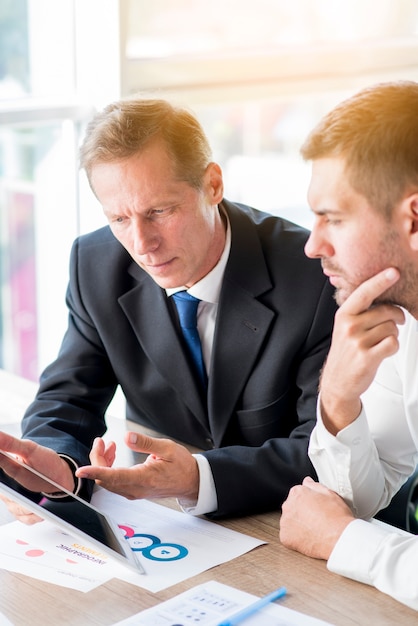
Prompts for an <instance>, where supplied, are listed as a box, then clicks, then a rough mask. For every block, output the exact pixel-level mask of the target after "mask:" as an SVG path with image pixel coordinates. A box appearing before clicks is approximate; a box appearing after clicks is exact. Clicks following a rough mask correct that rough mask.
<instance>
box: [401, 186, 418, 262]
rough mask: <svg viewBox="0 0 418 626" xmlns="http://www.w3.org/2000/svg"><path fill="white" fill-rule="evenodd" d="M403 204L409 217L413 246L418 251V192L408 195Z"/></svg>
mask: <svg viewBox="0 0 418 626" xmlns="http://www.w3.org/2000/svg"><path fill="white" fill-rule="evenodd" d="M403 204H404V206H405V209H406V212H407V214H408V217H409V224H410V227H409V236H410V241H411V247H412V248H413V250H415V251H418V192H417V193H414V194H411V195H409V196H407V197H406V198H405V199H404V201H403Z"/></svg>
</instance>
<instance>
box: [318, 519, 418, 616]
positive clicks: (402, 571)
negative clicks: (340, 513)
mask: <svg viewBox="0 0 418 626" xmlns="http://www.w3.org/2000/svg"><path fill="white" fill-rule="evenodd" d="M417 565H418V537H417V536H416V535H410V534H409V533H404V534H401V531H399V530H398V529H394V528H393V527H391V526H388V525H387V524H382V525H376V524H375V523H371V522H365V521H363V520H359V519H357V520H354V521H353V522H351V524H349V525H348V526H347V528H346V529H345V530H344V532H343V534H342V535H341V537H340V539H339V540H338V542H337V544H336V546H335V548H334V550H333V551H332V554H331V556H330V558H329V560H328V569H329V570H330V571H331V572H334V573H335V574H340V575H341V576H347V577H348V578H352V579H353V580H358V581H359V582H362V583H366V584H367V585H373V586H374V587H376V589H379V591H382V592H383V593H386V594H388V595H389V596H392V598H395V600H398V601H399V602H402V603H403V604H406V605H407V606H409V607H411V608H412V609H415V610H416V611H418V576H417Z"/></svg>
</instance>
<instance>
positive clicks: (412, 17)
mask: <svg viewBox="0 0 418 626" xmlns="http://www.w3.org/2000/svg"><path fill="white" fill-rule="evenodd" d="M392 79H411V80H418V2H417V1H416V0H291V1H289V0H257V2H252V3H245V2H243V0H211V2H210V3H208V2H203V0H152V2H149V1H147V2H146V1H145V0H1V1H0V368H3V369H6V370H8V371H10V372H13V373H16V374H19V375H21V376H24V377H25V378H28V379H31V380H37V378H38V376H39V373H40V372H41V370H42V369H43V368H44V367H45V365H46V364H47V363H48V362H49V361H51V360H52V359H53V358H54V357H55V355H56V352H57V350H58V347H59V344H60V340H61V338H62V334H63V332H64V330H65V327H66V309H65V302H64V297H65V289H66V285H67V279H68V258H69V252H70V246H71V243H72V241H73V239H74V238H75V237H76V236H77V235H78V234H79V233H83V232H87V231H89V230H93V229H95V228H97V227H100V226H102V225H104V224H105V220H104V218H103V215H102V211H101V208H100V206H98V204H97V202H96V201H95V199H94V197H93V195H92V193H91V192H90V190H89V188H88V185H87V183H86V180H85V177H84V174H83V173H80V172H79V171H78V162H77V161H78V158H77V152H78V147H79V144H80V141H81V140H82V138H83V132H84V129H85V126H86V123H87V122H88V120H89V119H90V118H91V116H92V115H93V113H94V111H95V110H98V109H101V108H102V107H103V106H105V105H106V104H108V103H109V102H110V101H112V100H115V99H119V98H120V97H124V96H128V95H132V94H141V95H155V96H157V97H169V98H170V99H174V100H176V101H177V102H179V103H181V104H185V105H187V106H188V107H189V108H191V109H192V110H193V111H194V112H195V113H196V115H197V116H198V118H199V120H200V121H201V122H202V124H203V126H204V128H205V130H206V132H207V135H208V137H209V140H210V142H211V145H212V147H213V151H214V159H215V160H216V161H218V162H219V163H220V165H221V166H222V168H223V171H224V175H225V186H226V193H225V195H226V197H227V198H228V199H230V200H236V201H242V202H245V203H247V204H252V205H253V206H255V207H257V208H260V209H266V210H269V211H271V212H272V213H275V214H279V215H282V216H284V217H287V218H289V219H291V220H292V221H295V222H297V223H300V224H303V225H305V226H307V227H309V226H310V223H311V222H310V220H311V217H310V212H309V209H308V206H307V203H306V191H307V186H308V180H309V166H308V165H306V164H304V163H303V161H302V160H301V158H300V156H299V147H300V145H301V143H302V141H303V140H304V138H305V137H306V135H307V133H308V132H309V130H310V129H311V128H312V126H313V125H314V124H315V123H316V122H317V121H318V119H319V118H320V117H321V116H322V115H323V114H324V113H325V112H326V111H328V110H329V109H330V108H331V107H332V106H334V105H335V104H336V103H337V102H338V101H340V100H342V99H343V98H345V97H346V96H349V95H351V94H352V93H354V92H355V91H358V90H359V89H360V88H362V87H364V86H366V85H369V84H372V83H375V82H379V81H384V80H392ZM417 114H418V112H417Z"/></svg>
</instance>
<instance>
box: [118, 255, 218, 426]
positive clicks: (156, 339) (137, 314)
mask: <svg viewBox="0 0 418 626" xmlns="http://www.w3.org/2000/svg"><path fill="white" fill-rule="evenodd" d="M131 273H133V274H134V276H135V277H136V278H137V279H138V280H139V284H138V285H137V286H136V287H134V288H133V289H132V290H131V291H129V292H127V293H126V294H124V295H123V296H121V297H120V298H119V303H120V305H121V307H122V309H123V311H124V313H125V315H126V316H127V318H128V319H129V322H130V324H131V326H132V328H133V330H134V332H135V334H136V336H137V338H138V341H139V343H140V344H141V346H142V348H143V350H144V352H145V353H146V355H147V357H148V358H149V360H150V361H151V362H152V363H153V364H154V365H155V368H156V369H157V370H158V372H159V373H160V374H161V376H163V377H164V378H165V379H166V380H167V382H168V384H169V385H170V386H171V387H173V388H174V389H175V390H176V391H177V392H178V393H179V395H180V396H181V397H182V398H183V400H184V402H185V404H186V405H187V406H188V407H189V409H190V410H191V411H192V413H193V414H194V415H195V416H196V418H197V419H198V420H199V421H200V422H201V423H202V424H203V425H205V426H206V428H207V417H206V407H205V406H204V405H203V403H202V398H201V396H200V394H199V391H198V389H197V386H196V383H195V381H194V378H193V373H192V371H191V369H190V366H189V362H188V360H187V359H186V356H185V354H184V351H183V347H182V344H181V342H180V339H179V336H178V334H177V331H176V328H175V325H174V322H173V318H172V316H171V313H170V309H169V302H168V301H167V297H166V294H165V291H164V290H163V289H161V288H160V287H159V286H158V285H156V284H155V283H154V282H153V281H152V280H150V279H149V278H148V277H146V276H144V275H143V274H142V270H140V269H139V268H138V267H137V266H135V265H133V266H132V268H131ZM150 311H153V314H152V315H150ZM140 375H141V373H140V372H138V376H140Z"/></svg>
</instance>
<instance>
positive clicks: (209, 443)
mask: <svg viewBox="0 0 418 626" xmlns="http://www.w3.org/2000/svg"><path fill="white" fill-rule="evenodd" d="M206 443H207V444H208V446H209V447H211V448H214V447H215V444H214V443H213V439H211V438H210V437H207V438H206Z"/></svg>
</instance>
